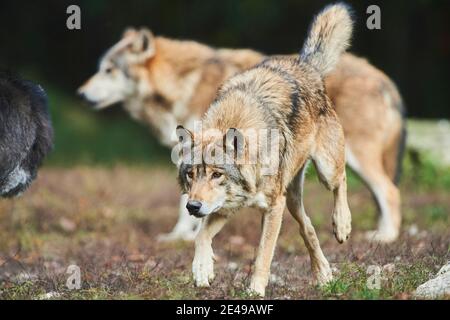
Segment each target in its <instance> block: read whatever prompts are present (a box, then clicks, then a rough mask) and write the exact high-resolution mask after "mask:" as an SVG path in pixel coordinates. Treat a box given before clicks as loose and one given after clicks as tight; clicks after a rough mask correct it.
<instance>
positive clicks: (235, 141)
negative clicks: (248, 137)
mask: <svg viewBox="0 0 450 320" xmlns="http://www.w3.org/2000/svg"><path fill="white" fill-rule="evenodd" d="M223 139H224V146H225V152H226V154H227V155H228V156H230V157H232V158H233V159H243V156H244V154H245V153H244V149H245V137H244V134H243V133H242V131H240V130H238V129H236V128H230V129H228V130H227V133H226V134H225V135H224V136H223Z"/></svg>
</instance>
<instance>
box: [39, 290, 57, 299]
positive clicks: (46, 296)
mask: <svg viewBox="0 0 450 320" xmlns="http://www.w3.org/2000/svg"><path fill="white" fill-rule="evenodd" d="M59 297H61V294H60V293H59V292H56V291H50V292H47V293H45V294H41V295H39V296H38V297H37V299H38V300H49V299H53V298H59Z"/></svg>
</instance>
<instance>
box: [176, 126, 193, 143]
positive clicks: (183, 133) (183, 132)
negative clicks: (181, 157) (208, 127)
mask: <svg viewBox="0 0 450 320" xmlns="http://www.w3.org/2000/svg"><path fill="white" fill-rule="evenodd" d="M176 133H177V137H178V142H180V143H182V144H185V143H192V142H193V141H194V135H193V134H192V132H191V131H189V130H188V129H186V128H185V127H183V126H182V125H179V126H177V129H176Z"/></svg>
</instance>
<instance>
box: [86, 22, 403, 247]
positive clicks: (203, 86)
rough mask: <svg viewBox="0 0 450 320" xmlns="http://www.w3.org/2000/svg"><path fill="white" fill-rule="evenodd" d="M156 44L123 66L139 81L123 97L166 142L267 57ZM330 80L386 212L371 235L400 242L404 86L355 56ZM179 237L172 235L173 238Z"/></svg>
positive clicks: (355, 162)
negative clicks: (141, 58) (398, 180)
mask: <svg viewBox="0 0 450 320" xmlns="http://www.w3.org/2000/svg"><path fill="white" fill-rule="evenodd" d="M143 32H146V31H145V29H144V30H142V31H137V30H128V31H127V32H126V33H125V34H124V38H123V39H122V40H121V42H122V43H124V45H123V46H122V47H120V48H117V47H116V48H114V50H112V52H109V55H112V56H116V57H123V56H128V55H130V54H132V53H131V52H130V49H129V45H130V44H136V43H137V45H138V46H139V45H140V44H141V43H140V42H139V39H140V38H139V35H140V34H141V33H143ZM146 34H147V36H148V33H146ZM150 42H151V43H152V46H151V49H152V50H151V51H150V50H147V51H146V52H147V53H148V52H149V51H150V52H152V55H151V57H150V58H148V59H147V60H145V61H144V62H142V63H133V64H126V65H125V66H122V68H123V69H125V70H126V71H127V72H128V73H129V74H130V76H131V77H132V78H133V82H134V83H135V86H136V88H133V90H131V92H130V93H129V95H128V96H126V97H125V98H124V99H123V105H124V107H125V109H126V110H128V112H129V113H130V115H131V116H132V117H133V118H134V119H136V120H139V121H141V122H144V123H147V124H148V125H149V126H150V128H151V129H152V130H153V131H154V133H155V134H156V136H157V137H158V139H159V141H160V142H161V143H162V144H164V145H167V146H173V145H174V144H175V143H176V139H175V136H174V135H173V131H174V130H175V127H176V125H177V124H182V125H184V126H186V127H188V128H189V127H191V126H192V123H193V121H194V120H198V119H200V118H201V116H202V115H203V114H204V113H205V112H206V110H207V108H208V107H209V105H210V103H211V101H212V100H213V99H214V96H215V94H216V92H217V89H218V88H219V87H220V85H221V84H222V83H223V82H224V81H225V80H226V79H228V78H229V77H230V76H232V75H234V74H235V73H237V72H240V71H243V70H245V69H248V68H250V67H252V66H254V65H255V64H257V63H260V62H261V61H262V60H263V59H264V58H265V56H264V55H262V54H260V53H258V52H255V51H252V50H247V49H243V50H232V49H214V48H211V47H208V46H205V45H203V44H199V43H197V42H194V41H179V40H172V39H168V38H164V37H153V36H150ZM337 44H338V45H341V44H342V43H340V42H338V43H337ZM135 47H136V46H135ZM102 61H103V60H102ZM319 61H320V60H319ZM322 61H323V60H322ZM325 69H327V68H325ZM93 78H95V76H94V77H93ZM92 80H93V79H91V80H90V81H88V82H87V83H86V84H85V85H84V86H82V87H81V88H80V92H81V93H83V92H86V90H87V88H88V87H89V86H90V83H91V82H92ZM325 81H326V82H325V83H326V90H327V93H328V96H329V97H330V99H331V100H332V102H333V105H334V107H335V110H336V113H337V115H338V117H339V119H340V121H341V123H342V126H343V128H344V132H345V136H346V145H347V150H348V152H350V153H351V154H350V157H347V160H348V164H349V165H350V167H352V168H353V169H354V170H355V171H356V172H357V173H358V174H359V175H360V176H361V177H362V179H364V180H365V181H366V182H367V185H368V187H369V188H370V189H371V191H372V193H374V194H375V197H376V200H377V202H378V204H379V207H380V209H381V218H380V223H379V229H378V233H377V234H376V235H375V236H374V233H370V234H369V238H370V239H375V240H380V241H386V242H387V241H392V240H395V239H396V238H397V236H398V234H399V227H400V222H401V214H400V195H399V192H398V188H397V187H396V186H395V184H394V183H393V180H394V176H395V173H396V171H398V168H397V165H398V164H397V157H398V154H399V152H400V151H399V149H400V140H401V131H402V126H403V123H402V117H401V114H400V110H399V108H398V105H400V104H401V98H400V96H399V94H398V91H397V89H396V87H395V85H394V84H393V83H392V82H391V81H390V79H389V78H388V77H387V76H386V75H384V74H383V73H382V72H381V71H380V70H378V69H376V68H375V67H373V66H372V65H370V64H369V63H368V62H367V61H366V60H364V59H361V58H358V57H355V56H354V55H351V54H344V55H342V56H341V58H339V60H338V62H337V65H336V67H335V69H334V70H333V71H331V72H330V73H329V74H328V76H327V77H326V79H325ZM349 160H352V161H351V162H350V161H349ZM380 177H381V178H380ZM375 190H376V191H375ZM181 214H182V212H180V217H181ZM180 219H181V218H180ZM177 225H178V224H177ZM183 232H184V231H183ZM179 236H180V235H178V233H172V234H171V236H170V237H169V239H173V238H177V237H179ZM182 237H183V238H184V239H186V238H190V237H185V236H184V235H183V236H182Z"/></svg>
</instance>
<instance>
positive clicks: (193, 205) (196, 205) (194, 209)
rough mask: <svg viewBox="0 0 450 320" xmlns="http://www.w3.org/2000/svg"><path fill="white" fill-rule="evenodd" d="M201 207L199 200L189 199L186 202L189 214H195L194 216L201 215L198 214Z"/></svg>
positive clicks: (200, 215)
mask: <svg viewBox="0 0 450 320" xmlns="http://www.w3.org/2000/svg"><path fill="white" fill-rule="evenodd" d="M201 207H202V203H201V202H200V201H195V200H190V201H188V203H187V204H186V209H188V211H189V214H190V215H193V216H196V217H202V216H203V215H202V214H200V208H201Z"/></svg>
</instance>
